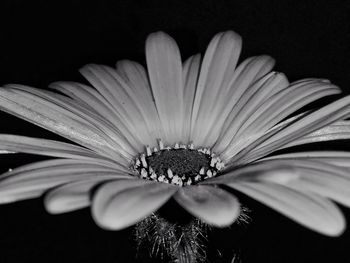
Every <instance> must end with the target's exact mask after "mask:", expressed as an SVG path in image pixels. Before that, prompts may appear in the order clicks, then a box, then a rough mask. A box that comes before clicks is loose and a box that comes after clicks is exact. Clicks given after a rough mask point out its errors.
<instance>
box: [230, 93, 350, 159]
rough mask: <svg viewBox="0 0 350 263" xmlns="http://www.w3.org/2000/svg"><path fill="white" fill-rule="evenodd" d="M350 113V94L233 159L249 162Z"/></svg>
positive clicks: (248, 148) (246, 149)
mask: <svg viewBox="0 0 350 263" xmlns="http://www.w3.org/2000/svg"><path fill="white" fill-rule="evenodd" d="M349 114H350V96H346V97H344V98H342V99H339V100H337V101H335V102H333V103H331V104H329V105H327V106H325V107H323V108H321V109H319V110H317V111H315V112H313V113H311V114H309V115H306V116H305V117H304V118H301V119H300V120H297V121H295V122H294V123H292V124H290V125H288V126H287V127H285V128H284V129H282V130H280V131H278V132H276V133H275V134H274V135H272V136H270V137H269V138H267V139H266V138H264V140H263V141H261V143H259V144H258V146H257V147H254V148H253V147H250V146H249V147H246V148H245V149H244V150H243V151H241V152H240V153H239V154H238V155H236V156H235V157H233V158H232V159H231V161H232V162H235V163H247V162H251V161H252V160H256V159H258V158H260V157H262V156H266V155H268V154H269V153H271V152H273V151H275V150H276V149H279V148H281V147H282V145H285V144H287V143H289V142H291V141H293V140H294V139H297V138H300V137H302V136H304V135H306V134H308V133H311V132H313V131H315V130H317V129H320V128H322V127H324V126H327V125H329V124H331V123H333V122H336V121H338V120H340V119H343V118H346V117H347V116H348V115H349Z"/></svg>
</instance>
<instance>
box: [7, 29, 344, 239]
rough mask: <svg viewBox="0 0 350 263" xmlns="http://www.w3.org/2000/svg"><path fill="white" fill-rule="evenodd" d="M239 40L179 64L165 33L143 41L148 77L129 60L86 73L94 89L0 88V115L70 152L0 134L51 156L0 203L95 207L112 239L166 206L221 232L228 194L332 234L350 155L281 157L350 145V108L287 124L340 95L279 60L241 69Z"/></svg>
mask: <svg viewBox="0 0 350 263" xmlns="http://www.w3.org/2000/svg"><path fill="white" fill-rule="evenodd" d="M240 50H241V38H240V36H239V35H237V34H236V33H234V32H225V33H219V34H217V35H216V36H215V37H214V38H213V40H212V41H211V42H210V44H209V46H208V49H207V51H206V53H205V55H204V57H203V59H202V58H201V56H200V55H194V56H192V57H190V58H188V59H187V60H186V61H185V62H184V63H182V60H181V57H180V52H179V49H178V47H177V45H176V43H175V41H174V40H173V39H172V38H171V37H169V36H168V35H166V34H165V33H162V32H158V33H153V34H151V35H150V36H149V37H148V39H147V41H146V58H147V71H146V70H145V68H144V67H143V66H142V65H140V64H138V63H136V62H133V61H128V60H124V61H118V62H117V64H116V67H115V68H112V67H108V66H102V65H95V64H90V65H86V66H85V67H83V68H82V69H81V70H80V71H81V73H82V74H83V76H84V77H85V78H86V79H87V80H88V81H89V82H90V84H91V85H92V87H90V86H87V85H84V84H80V83H75V82H56V83H53V84H51V85H50V88H51V90H41V89H36V88H32V87H28V86H23V85H14V84H11V85H6V86H5V87H3V88H1V89H0V109H1V110H3V111H6V112H8V113H10V114H13V115H15V116H18V117H20V118H22V119H25V120H27V121H29V122H31V123H34V124H36V125H38V126H41V127H43V128H45V129H48V130H50V131H52V132H54V133H56V134H58V135H60V136H62V137H65V138H66V139H69V140H70V141H72V143H64V142H60V141H54V140H47V139H40V138H30V137H24V136H17V135H5V134H2V135H0V150H1V152H2V153H12V152H24V153H31V154H39V155H46V156H51V157H56V158H55V159H52V160H46V161H41V162H37V163H33V164H28V165H25V166H22V167H19V168H16V169H13V170H11V171H9V172H6V173H4V174H3V175H1V177H0V202H1V203H7V202H14V201H19V200H23V199H29V198H35V197H39V196H41V195H42V194H43V193H46V194H45V197H44V202H45V207H46V209H47V210H48V211H49V212H50V213H53V214H57V213H64V212H69V211H74V210H77V209H81V208H84V207H88V206H91V211H92V215H93V218H94V220H95V221H96V223H97V224H98V225H99V226H101V227H103V228H106V229H111V230H118V229H122V228H126V227H128V226H131V225H133V224H135V223H137V222H139V221H140V220H142V219H144V218H145V217H147V216H149V215H151V214H152V213H154V212H155V211H156V210H157V209H158V208H160V207H161V206H162V205H163V204H165V203H166V202H167V201H168V200H169V199H170V198H173V199H174V200H176V202H177V203H178V204H179V205H181V206H182V207H183V208H184V209H185V210H187V211H188V212H189V213H191V214H192V215H194V216H195V217H198V218H199V219H200V220H201V221H203V222H205V223H207V224H209V225H213V226H217V227H225V226H228V225H230V224H232V223H233V222H234V221H235V220H236V219H237V218H238V216H239V215H240V211H241V209H240V203H239V201H238V200H237V198H236V197H235V196H234V195H233V194H232V193H231V192H228V191H226V190H224V189H222V188H220V186H221V185H226V186H228V187H231V188H233V189H234V190H237V191H240V192H242V193H244V194H246V195H248V196H250V197H252V198H254V199H256V200H258V201H260V202H262V203H263V204H265V205H267V206H270V207H271V208H273V209H275V210H277V211H278V212H280V213H282V214H284V215H286V216H287V217H289V218H291V219H293V220H295V221H296V222H299V223H300V224H302V225H304V226H306V227H308V228H310V229H313V230H315V231H318V232H320V233H323V234H326V235H339V234H340V233H341V232H342V231H343V230H344V228H345V221H344V218H343V216H342V214H341V212H340V211H339V209H338V207H337V206H336V205H335V204H334V203H333V202H332V201H330V200H333V201H336V202H339V203H341V204H343V205H346V206H350V191H349V189H350V180H349V166H350V165H349V163H350V162H349V160H350V153H348V152H338V151H322V152H321V151H310V152H297V153H294V152H292V153H289V154H274V152H276V151H277V150H280V149H284V148H287V147H291V146H295V145H301V144H307V143H311V142H318V141H327V140H335V139H347V138H349V137H350V136H349V135H350V129H349V127H350V126H349V122H348V121H344V120H343V119H345V118H346V117H348V116H349V113H350V97H349V96H348V97H344V98H342V99H339V100H337V101H335V102H333V103H331V104H329V105H327V106H325V107H322V108H320V109H316V110H312V111H307V112H303V113H301V114H297V115H293V113H295V112H296V111H297V110H299V109H301V108H302V107H304V106H305V105H307V104H309V103H311V102H313V101H316V100H318V99H320V98H322V97H325V96H329V95H333V94H338V93H340V89H339V88H338V87H336V86H335V85H333V84H331V83H330V82H329V81H327V80H322V79H304V80H300V81H296V82H293V83H289V82H288V80H287V78H286V77H285V75H284V74H282V73H277V72H272V71H271V70H272V67H273V65H274V60H273V59H272V58H270V57H268V56H257V57H251V58H248V59H246V60H244V61H243V62H242V63H240V64H239V65H238V58H239V54H240Z"/></svg>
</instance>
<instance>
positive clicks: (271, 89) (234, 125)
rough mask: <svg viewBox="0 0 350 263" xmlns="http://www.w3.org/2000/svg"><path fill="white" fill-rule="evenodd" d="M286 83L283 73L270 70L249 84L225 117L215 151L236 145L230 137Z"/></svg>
mask: <svg viewBox="0 0 350 263" xmlns="http://www.w3.org/2000/svg"><path fill="white" fill-rule="evenodd" d="M253 65H254V64H253ZM288 84H289V82H288V80H287V78H286V76H285V75H284V74H282V73H275V72H271V73H270V74H267V75H266V76H264V77H262V78H260V79H259V80H258V81H256V82H255V83H254V84H253V85H251V86H249V88H248V89H247V90H246V91H245V92H244V93H243V95H242V96H241V98H239V100H238V101H237V103H236V104H235V105H234V107H233V109H232V110H231V112H230V114H229V116H228V118H227V119H226V121H225V124H224V126H223V128H222V132H221V136H220V138H219V139H218V141H217V142H216V144H215V152H217V153H222V152H223V151H224V150H226V151H230V148H234V146H233V145H234V144H235V145H237V143H238V141H236V142H232V139H233V138H234V136H235V135H236V133H237V132H238V130H239V129H240V127H241V126H242V125H243V124H244V123H245V122H246V121H247V120H248V118H249V117H250V116H251V115H252V114H253V113H255V112H256V111H257V109H258V108H259V107H260V106H261V105H262V104H263V103H264V102H265V101H266V100H267V99H268V98H270V97H271V96H273V95H274V94H276V93H278V92H279V91H281V90H282V89H285V88H286V87H288ZM247 132H249V131H247ZM249 134H251V133H250V132H249ZM231 142H232V143H231Z"/></svg>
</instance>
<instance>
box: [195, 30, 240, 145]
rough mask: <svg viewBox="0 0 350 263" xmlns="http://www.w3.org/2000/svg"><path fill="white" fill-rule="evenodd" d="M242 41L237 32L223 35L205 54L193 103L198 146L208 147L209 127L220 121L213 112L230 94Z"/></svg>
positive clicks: (213, 42)
mask: <svg viewBox="0 0 350 263" xmlns="http://www.w3.org/2000/svg"><path fill="white" fill-rule="evenodd" d="M241 42H242V40H241V37H240V36H239V35H238V34H236V33H234V32H233V31H228V32H225V33H219V34H217V35H216V36H215V37H214V38H213V39H212V41H211V42H210V44H209V46H208V48H207V51H206V52H205V55H204V58H203V63H202V66H201V70H200V75H199V80H198V85H197V89H196V94H195V98H194V102H193V114H192V129H193V130H192V139H193V141H194V143H195V144H196V145H202V146H206V145H204V144H203V142H204V141H203V139H204V138H203V136H204V135H205V134H206V133H207V130H208V129H209V128H208V126H207V124H211V123H212V122H213V121H214V120H216V118H217V116H216V115H214V112H213V109H214V107H215V105H221V106H222V104H220V103H219V102H218V101H217V100H218V97H219V96H226V95H227V92H228V89H229V87H230V82H231V80H232V75H233V73H234V70H235V68H236V64H237V61H238V57H239V54H240V52H241V46H242V43H241ZM208 113H210V114H208ZM208 116H210V117H208ZM203 132H204V134H202V133H203Z"/></svg>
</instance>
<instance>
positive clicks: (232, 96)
mask: <svg viewBox="0 0 350 263" xmlns="http://www.w3.org/2000/svg"><path fill="white" fill-rule="evenodd" d="M274 64H275V61H274V59H272V58H271V57H268V56H259V57H252V58H249V59H247V60H245V61H244V62H243V63H242V64H241V65H240V66H239V67H238V68H237V69H236V70H235V72H234V74H233V76H232V80H231V82H230V84H229V89H228V91H227V93H222V94H221V95H220V96H219V97H218V98H217V100H216V108H215V109H213V111H212V114H214V115H215V116H217V118H215V120H214V122H213V123H212V125H209V124H208V125H207V126H209V129H208V130H209V132H208V134H207V135H206V138H205V142H206V144H207V145H212V144H213V143H215V142H216V141H217V140H218V135H217V134H218V133H220V132H221V133H222V132H223V129H225V128H226V127H227V126H226V124H227V123H230V122H231V121H232V119H234V118H235V117H236V114H237V112H236V110H239V109H238V107H239V106H242V105H245V102H244V100H246V99H247V93H251V89H255V86H256V82H257V81H258V80H260V79H261V78H262V77H263V76H265V75H266V74H267V73H268V72H269V71H270V70H271V69H272V68H273V66H274ZM219 140H220V139H219Z"/></svg>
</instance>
